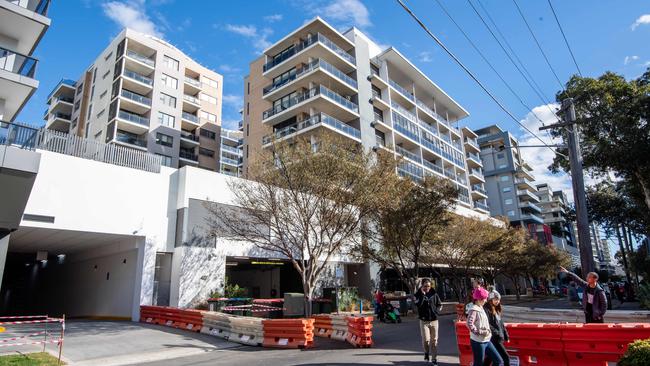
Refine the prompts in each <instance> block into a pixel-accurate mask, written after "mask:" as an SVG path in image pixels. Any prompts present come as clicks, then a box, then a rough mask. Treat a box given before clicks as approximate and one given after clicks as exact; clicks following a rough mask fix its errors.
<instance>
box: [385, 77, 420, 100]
mask: <svg viewBox="0 0 650 366" xmlns="http://www.w3.org/2000/svg"><path fill="white" fill-rule="evenodd" d="M388 84H390V86H392V87H393V88H395V89H397V91H399V92H400V93H402V94H403V95H404V97H406V98H408V100H410V101H412V102H415V96H413V94H412V93H411V92H410V91H408V90H406V88H404V87H403V86H401V85H399V84H398V83H396V82H394V81H393V80H392V79H388Z"/></svg>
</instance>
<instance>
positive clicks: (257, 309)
mask: <svg viewBox="0 0 650 366" xmlns="http://www.w3.org/2000/svg"><path fill="white" fill-rule="evenodd" d="M282 310H284V308H278V307H275V306H267V305H258V304H253V305H235V306H226V307H224V308H223V311H250V312H252V313H265V312H269V311H282Z"/></svg>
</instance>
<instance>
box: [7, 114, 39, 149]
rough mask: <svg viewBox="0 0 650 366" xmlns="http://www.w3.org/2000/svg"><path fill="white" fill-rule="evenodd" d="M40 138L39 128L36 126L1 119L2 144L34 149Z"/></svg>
mask: <svg viewBox="0 0 650 366" xmlns="http://www.w3.org/2000/svg"><path fill="white" fill-rule="evenodd" d="M39 140H40V139H39V130H38V129H37V128H35V127H31V126H25V125H21V124H17V123H12V122H3V121H0V145H7V146H15V147H19V148H21V149H25V150H34V149H36V148H37V147H38V146H37V145H38V143H39Z"/></svg>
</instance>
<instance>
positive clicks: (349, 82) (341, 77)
mask: <svg viewBox="0 0 650 366" xmlns="http://www.w3.org/2000/svg"><path fill="white" fill-rule="evenodd" d="M316 70H322V71H326V72H328V73H329V74H330V75H331V76H333V77H334V80H335V81H337V82H338V86H341V87H344V88H347V89H348V91H349V92H352V93H356V92H357V81H356V80H354V79H353V78H351V77H349V76H347V75H346V74H345V73H344V72H342V71H341V70H339V69H337V68H336V67H335V66H334V65H332V64H330V63H328V62H327V61H325V60H323V59H317V60H314V61H312V62H310V63H309V64H307V65H303V66H302V67H301V68H300V69H298V70H297V71H296V73H295V74H293V75H291V76H289V77H288V78H286V79H284V80H281V81H279V82H276V83H273V84H271V85H268V86H266V87H265V88H264V89H263V90H262V93H263V95H264V98H272V97H273V96H275V95H276V92H278V91H280V90H282V89H284V87H286V86H287V85H289V84H292V83H293V81H295V80H299V79H301V78H302V77H303V76H306V75H308V74H311V73H312V72H314V71H316ZM330 81H331V79H329V78H328V79H323V78H319V79H318V80H316V82H317V83H319V84H321V83H329V82H330ZM308 86H309V82H308V81H307V80H305V82H304V83H301V85H296V86H295V87H294V89H298V88H300V87H308Z"/></svg>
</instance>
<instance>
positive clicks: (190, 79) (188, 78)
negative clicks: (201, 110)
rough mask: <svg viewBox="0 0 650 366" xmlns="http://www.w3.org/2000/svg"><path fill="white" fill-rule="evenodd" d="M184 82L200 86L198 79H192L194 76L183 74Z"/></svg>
mask: <svg viewBox="0 0 650 366" xmlns="http://www.w3.org/2000/svg"><path fill="white" fill-rule="evenodd" d="M185 82H186V83H188V84H190V85H194V86H195V87H197V88H200V87H201V81H200V80H197V79H194V78H192V77H189V76H187V75H186V76H185Z"/></svg>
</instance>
